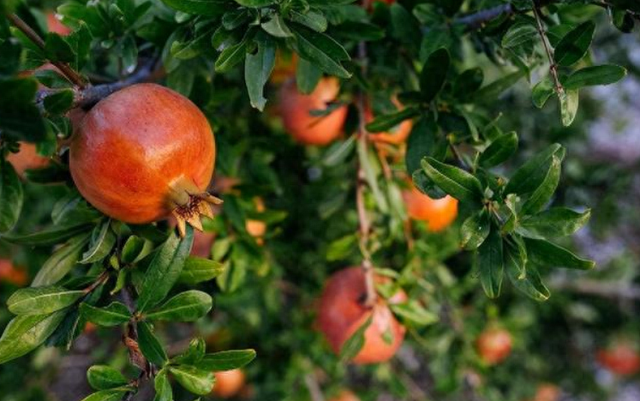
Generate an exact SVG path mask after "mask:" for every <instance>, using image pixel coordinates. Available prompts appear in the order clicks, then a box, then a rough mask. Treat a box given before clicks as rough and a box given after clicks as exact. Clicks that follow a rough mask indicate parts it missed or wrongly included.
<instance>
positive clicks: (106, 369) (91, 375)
mask: <svg viewBox="0 0 640 401" xmlns="http://www.w3.org/2000/svg"><path fill="white" fill-rule="evenodd" d="M87 380H88V381H89V385H90V386H91V387H92V388H93V389H94V390H108V389H112V388H115V387H120V386H124V385H126V384H127V383H128V381H127V378H126V377H124V376H123V375H122V373H120V372H119V371H118V370H116V369H114V368H112V367H111V366H107V365H94V366H92V367H90V368H89V370H87Z"/></svg>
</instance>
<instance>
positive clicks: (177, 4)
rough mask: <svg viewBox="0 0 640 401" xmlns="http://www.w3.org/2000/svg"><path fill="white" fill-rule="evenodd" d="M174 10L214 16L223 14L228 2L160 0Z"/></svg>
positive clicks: (221, 0) (215, 0) (214, 0)
mask: <svg viewBox="0 0 640 401" xmlns="http://www.w3.org/2000/svg"><path fill="white" fill-rule="evenodd" d="M162 2H163V3H164V4H166V5H168V6H169V7H171V8H173V9H174V10H178V11H182V12H185V13H189V14H196V15H206V16H211V17H215V16H218V15H222V14H224V12H225V11H227V10H228V7H229V5H230V4H233V3H230V2H229V1H227V0H162Z"/></svg>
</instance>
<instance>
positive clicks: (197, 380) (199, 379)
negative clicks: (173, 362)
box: [169, 365, 215, 395]
mask: <svg viewBox="0 0 640 401" xmlns="http://www.w3.org/2000/svg"><path fill="white" fill-rule="evenodd" d="M169 371H170V372H171V374H172V375H173V377H175V379H176V381H177V382H178V383H180V384H181V385H182V387H184V388H185V389H187V390H189V391H190V392H192V393H194V394H198V395H206V394H209V393H210V392H211V389H212V388H213V385H214V383H215V377H214V376H213V372H212V371H210V370H199V369H197V368H195V367H193V366H188V365H179V366H171V367H169Z"/></svg>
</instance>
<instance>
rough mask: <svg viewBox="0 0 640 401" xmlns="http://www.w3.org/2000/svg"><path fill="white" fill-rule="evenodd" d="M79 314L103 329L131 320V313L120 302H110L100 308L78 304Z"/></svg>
mask: <svg viewBox="0 0 640 401" xmlns="http://www.w3.org/2000/svg"><path fill="white" fill-rule="evenodd" d="M80 312H81V313H82V316H83V317H84V318H85V319H87V320H88V321H90V322H92V323H95V324H97V325H98V326H104V327H111V326H117V325H120V324H124V323H127V322H128V321H129V319H131V312H129V309H128V308H127V307H126V306H125V305H124V304H122V303H120V302H112V303H110V304H109V305H108V306H105V307H102V308H98V307H96V306H93V305H89V304H87V303H84V302H83V303H81V304H80Z"/></svg>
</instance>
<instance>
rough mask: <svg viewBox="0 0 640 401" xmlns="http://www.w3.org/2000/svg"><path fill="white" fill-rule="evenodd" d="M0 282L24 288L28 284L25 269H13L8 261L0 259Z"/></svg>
mask: <svg viewBox="0 0 640 401" xmlns="http://www.w3.org/2000/svg"><path fill="white" fill-rule="evenodd" d="M0 282H6V283H10V284H13V285H15V286H17V287H24V286H25V285H27V283H28V282H29V276H28V275H27V271H26V270H25V269H23V268H19V267H15V266H14V265H13V263H11V261H10V260H7V259H0Z"/></svg>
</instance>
